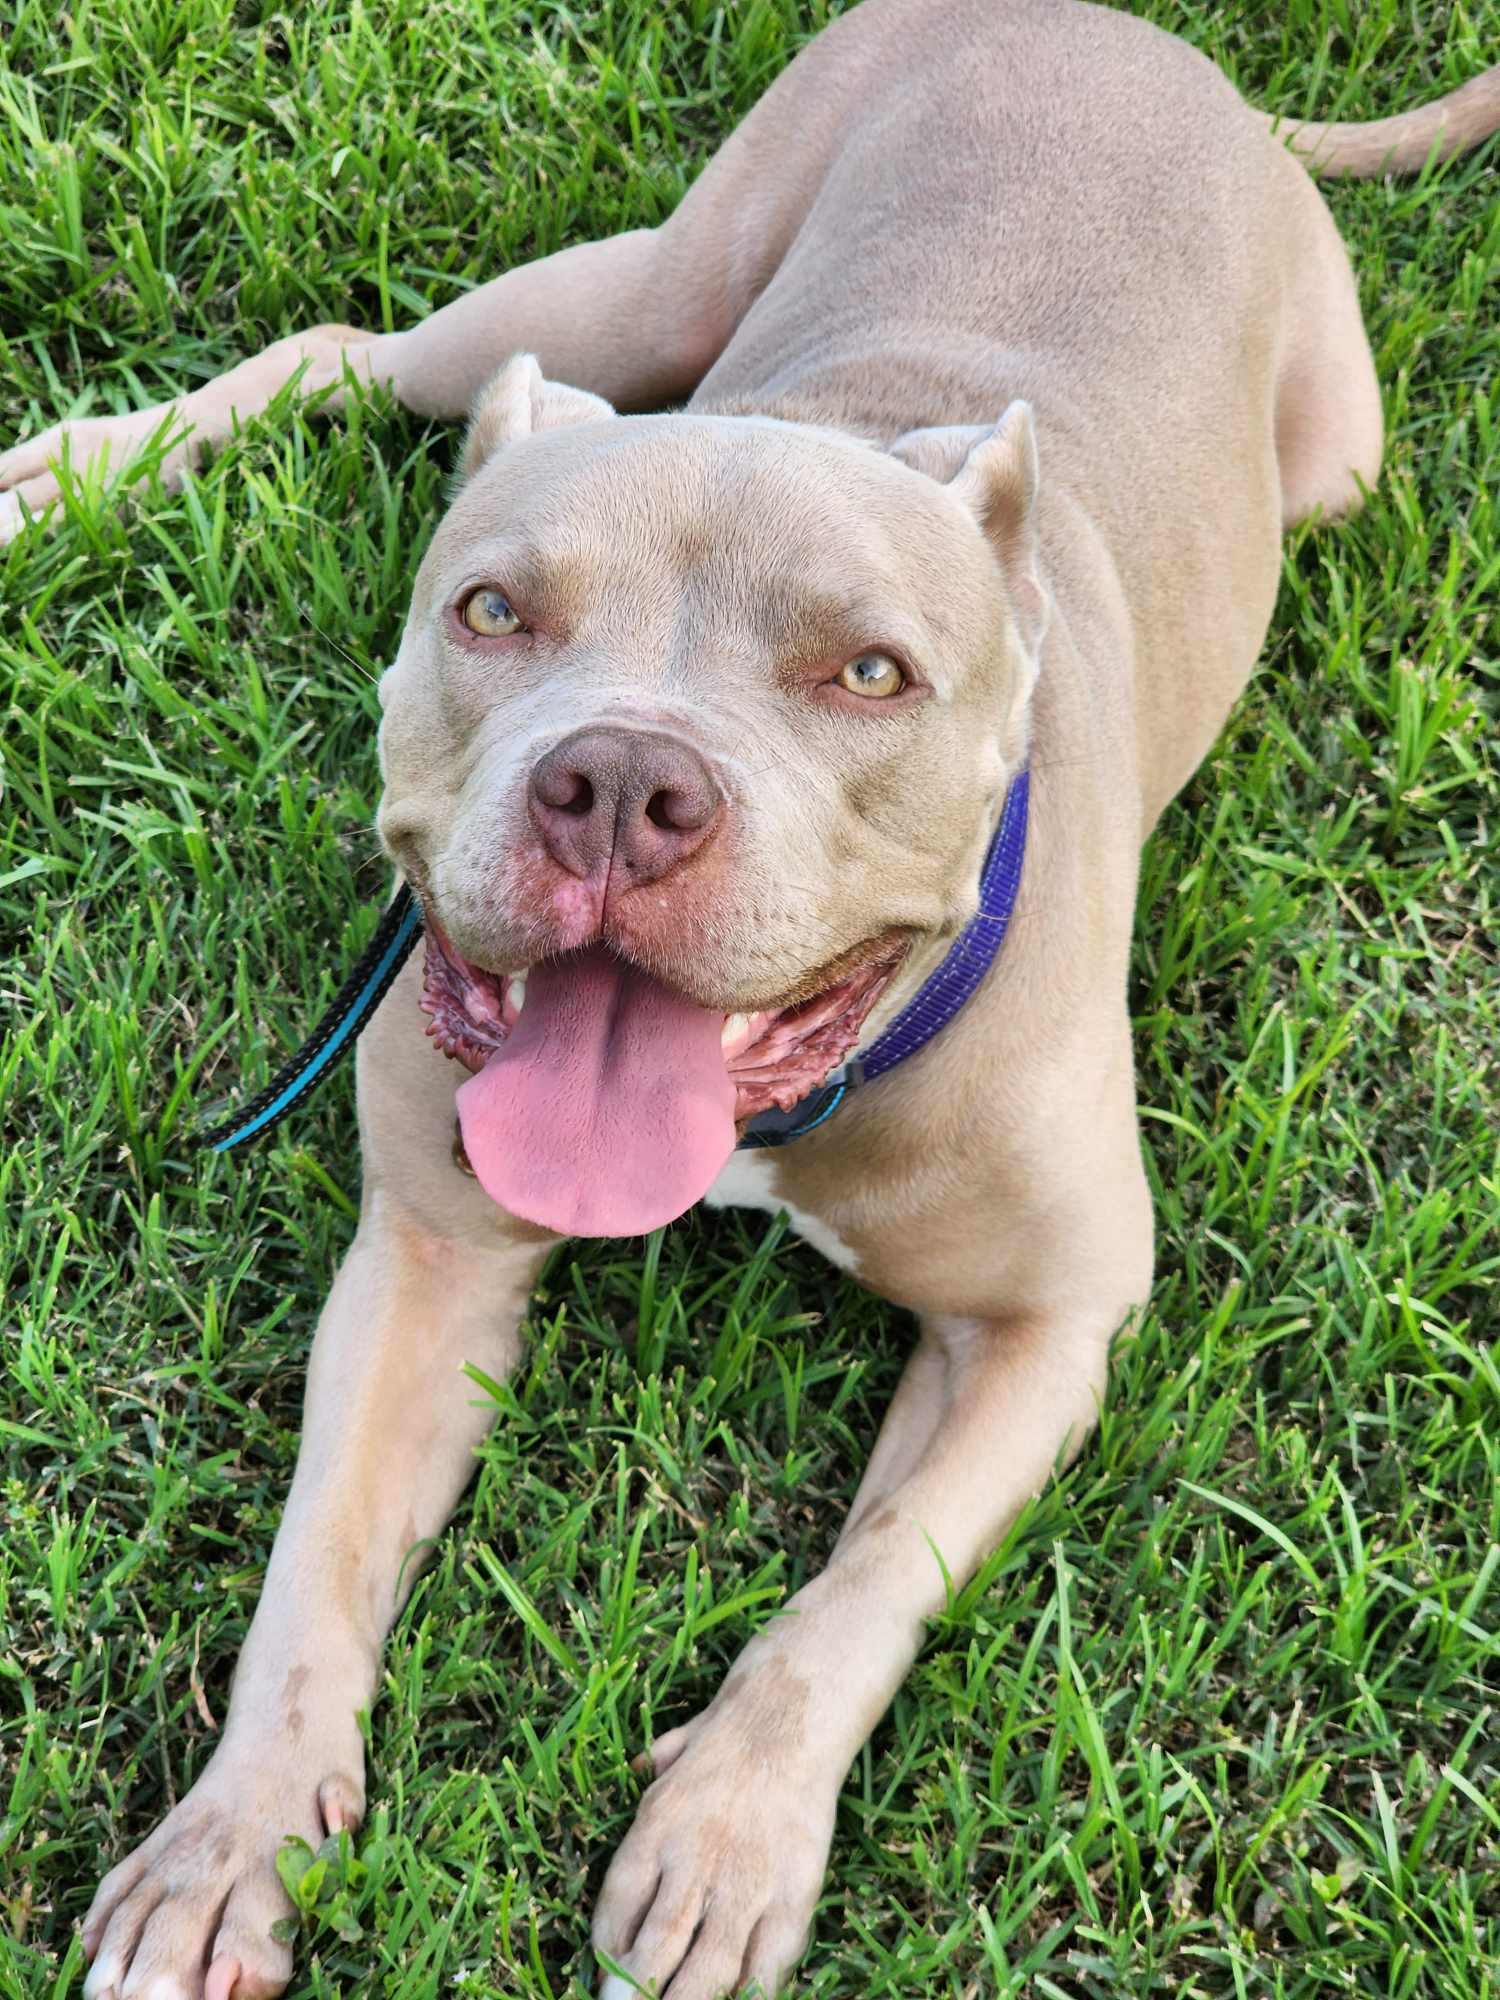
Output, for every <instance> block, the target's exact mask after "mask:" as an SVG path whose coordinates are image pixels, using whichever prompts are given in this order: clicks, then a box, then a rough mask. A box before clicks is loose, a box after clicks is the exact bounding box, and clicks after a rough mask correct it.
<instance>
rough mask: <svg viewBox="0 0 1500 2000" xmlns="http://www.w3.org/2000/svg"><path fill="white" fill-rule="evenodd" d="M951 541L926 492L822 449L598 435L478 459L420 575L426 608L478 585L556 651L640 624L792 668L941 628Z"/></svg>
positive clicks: (769, 436)
mask: <svg viewBox="0 0 1500 2000" xmlns="http://www.w3.org/2000/svg"><path fill="white" fill-rule="evenodd" d="M966 528H967V524H966V523H965V522H964V521H963V519H962V518H961V517H959V516H958V515H957V511H956V510H955V509H954V508H953V507H952V505H951V503H949V502H947V500H946V498H945V496H944V495H943V494H942V492H941V489H940V488H938V487H936V486H935V485H934V484H933V483H932V482H931V481H929V480H927V479H925V478H924V477H923V476H922V475H921V474H919V473H915V472H913V471H912V470H911V469H910V468H908V467H907V466H904V465H902V464H900V463H899V462H898V461H897V460H895V459H892V458H890V457H889V456H888V455H887V454H885V453H883V452H880V451H878V450H876V449H874V448H873V447H870V446H866V445H862V444H860V443H858V442H857V441H855V440H852V439H848V438H843V437H840V436H838V435H837V434H835V433H825V432H820V431H814V430H810V429H809V428H807V427H805V426H800V425H790V424H780V423H776V422H774V421H772V420H769V419H753V418H752V419H745V418H712V417H709V418H692V417H665V418H662V417H657V418H615V419H611V420H608V421H604V422H600V423H596V424H585V425H579V426H576V427H573V428H570V429H566V430H556V431H551V432H543V433H540V434H538V435H536V436H533V437H530V438H526V439H523V440H521V441H520V442H518V443H517V444H515V445H513V446H511V447H509V448H507V449H506V450H504V451H502V452H500V453H498V454H496V456H495V458H494V459H493V460H492V461H490V462H489V463H488V464H486V465H485V466H484V467H483V468H482V470H481V471H480V473H479V474H478V476H477V477H476V478H475V479H474V480H473V481H471V483H470V484H469V486H467V487H466V488H465V489H464V490H463V491H462V492H461V493H460V494H459V496H458V497H457V499H456V500H455V502H454V504H453V507H452V508H451V510H450V512H449V514H448V516H447V518H446V519H445V520H444V522H443V524H442V526H441V528H440V529H439V532H438V536H437V538H436V539H435V541H434V543H433V548H432V551H431V553H430V555H429V559H428V564H427V565H424V570H426V571H427V572H428V573H429V587H430V589H431V590H432V592H433V593H434V595H435V598H436V599H437V600H438V601H441V600H442V599H443V598H445V597H446V596H448V595H450V594H451V593H453V592H455V591H460V590H462V589H464V588H466V587H470V586H472V585H473V584H474V583H476V582H479V581H485V582H493V583H496V584H498V585H500V586H501V587H503V588H505V589H507V590H508V591H509V592H511V593H512V594H513V596H514V598H515V601H516V602H517V603H518V605H520V606H524V611H525V615H526V616H527V617H528V619H529V620H532V621H534V622H536V623H539V624H541V625H544V626H546V627H547V628H548V629H549V630H550V631H551V632H552V633H553V634H554V635H555V636H557V637H559V638H567V637H570V636H575V635H579V634H582V633H583V632H585V631H607V630H609V629H610V628H611V627H613V626H615V625H616V624H618V623H620V622H621V621H625V622H628V623H629V624H630V626H631V627H632V628H633V629H634V630H635V631H636V633H637V634H639V632H640V630H641V625H642V621H645V622H646V623H647V624H649V625H659V626H661V627H662V628H663V629H666V628H670V629H673V630H675V631H677V632H679V633H682V634H683V635H684V636H687V635H688V634H690V633H693V632H706V631H709V630H713V631H716V632H718V631H720V630H721V629H723V628H729V629H732V630H733V631H734V632H736V633H738V634H739V635H741V636H742V637H743V638H744V639H746V640H752V641H758V642H759V643H761V644H763V645H766V646H770V647H774V648H778V649H780V648H785V647H787V646H791V645H795V647H796V648H797V649H798V650H799V651H800V650H804V649H807V648H809V647H811V648H816V647H817V646H818V645H819V644H820V643H824V642H826V643H827V645H828V646H829V647H830V648H834V647H837V646H839V645H844V644H847V643H849V640H850V637H851V634H853V635H856V639H857V642H858V643H864V642H865V641H866V640H868V641H869V642H870V643H874V641H875V640H877V639H880V638H883V639H885V640H886V641H887V642H889V643H893V644H901V643H912V644H917V643H920V642H921V639H922V638H923V637H929V636H939V637H942V636H946V634H945V633H944V632H943V630H942V628H944V627H946V626H949V625H950V624H953V623H954V620H955V615H956V611H955V605H954V602H953V596H954V593H953V588H952V585H953V582H954V581H955V579H954V576H953V572H954V568H955V561H954V558H955V548H954V544H955V542H957V543H958V544H959V554H960V558H962V556H964V555H968V554H970V553H971V552H970V551H969V550H967V549H965V548H964V547H963V544H965V543H966V542H971V541H977V537H975V536H974V535H973V533H972V531H968V532H966ZM964 566H965V565H964V563H963V561H962V560H961V559H960V561H959V563H958V565H957V567H958V568H959V569H960V570H961V569H962V568H963V567H964ZM938 576H944V577H946V578H947V579H948V583H947V587H945V588H940V589H934V588H933V587H932V586H933V580H934V578H935V577H938ZM903 623H904V624H905V625H906V626H907V627H908V628H909V629H907V630H905V631H903V630H901V629H898V628H899V627H900V626H901V625H902V624H903ZM918 624H920V625H921V627H922V628H923V630H922V632H921V633H920V634H919V633H918V631H917V630H916V629H915V628H916V626H917V625H918ZM934 625H935V626H936V627H937V628H938V630H937V632H936V634H934V633H933V631H932V628H933V626H934Z"/></svg>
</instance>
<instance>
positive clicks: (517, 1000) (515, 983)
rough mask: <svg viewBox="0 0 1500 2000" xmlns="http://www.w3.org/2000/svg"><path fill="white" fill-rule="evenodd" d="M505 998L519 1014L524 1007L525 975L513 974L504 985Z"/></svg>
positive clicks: (520, 973)
mask: <svg viewBox="0 0 1500 2000" xmlns="http://www.w3.org/2000/svg"><path fill="white" fill-rule="evenodd" d="M505 997H506V999H507V1000H508V1001H509V1003H510V1004H511V1006H512V1007H514V1008H515V1010H516V1012H517V1013H518V1014H519V1013H520V1011H521V1009H522V1008H523V1007H524V1006H525V1005H526V974H525V973H524V972H513V973H512V974H511V975H510V979H509V981H508V982H507V984H506V988H505Z"/></svg>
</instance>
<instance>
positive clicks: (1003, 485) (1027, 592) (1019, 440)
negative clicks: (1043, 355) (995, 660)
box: [891, 402, 1049, 671]
mask: <svg viewBox="0 0 1500 2000" xmlns="http://www.w3.org/2000/svg"><path fill="white" fill-rule="evenodd" d="M891 451H892V453H893V454H894V456H895V457H897V458H899V459H901V460H902V461H903V462H904V463H905V464H907V465H909V466H911V467H912V468H913V469H914V470H915V471H917V472H924V473H926V475H927V477H928V478H929V479H936V480H937V481H938V482H939V484H940V485H943V486H946V487H947V488H948V490H949V491H950V492H951V493H952V495H953V497H954V499H955V500H960V501H962V502H963V504H964V506H965V507H967V508H968V510H969V512H970V513H971V514H972V515H973V516H974V518H975V520H976V521H978V523H979V525H980V527H981V528H983V529H984V531H985V533H986V534H987V535H988V536H989V538H990V541H991V543H992V544H993V546H994V550H995V554H996V555H997V556H998V557H999V559H1000V567H1001V570H1002V571H1003V572H1004V575H1005V583H1006V588H1007V590H1008V591H1009V593H1010V600H1011V608H1012V610H1013V611H1014V613H1015V619H1016V628H1017V630H1018V632H1019V633H1020V637H1021V643H1022V645H1023V646H1024V647H1025V648H1026V651H1027V654H1028V655H1029V657H1030V659H1031V662H1032V668H1033V671H1034V670H1035V667H1036V662H1037V657H1038V654H1039V653H1040V650H1041V644H1042V638H1043V635H1044V634H1045V632H1046V630H1047V616H1048V610H1049V606H1048V602H1047V593H1046V590H1045V589H1044V588H1043V585H1042V575H1041V567H1040V564H1039V562H1038V559H1037V537H1036V491H1037V453H1036V436H1035V433H1034V431H1033V429H1032V424H1031V405H1030V404H1029V403H1022V402H1016V403H1012V404H1011V405H1010V406H1009V408H1008V409H1007V410H1006V412H1005V414H1004V415H1003V416H1002V417H1001V419H1000V421H999V423H998V424H996V425H995V427H994V429H993V430H985V429H984V428H983V426H975V425H962V424H955V425H952V426H949V427H945V428H938V429H933V430H924V431H908V432H907V434H906V436H905V437H901V438H897V440H896V442H895V443H894V444H893V445H892V446H891Z"/></svg>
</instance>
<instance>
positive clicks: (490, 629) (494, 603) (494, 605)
mask: <svg viewBox="0 0 1500 2000" xmlns="http://www.w3.org/2000/svg"><path fill="white" fill-rule="evenodd" d="M463 621H464V623H465V625H467V626H468V628H469V630H470V631H471V632H477V633H478V634H479V635H480V637H481V638H483V639H508V638H509V637H510V636H511V634H512V633H513V632H524V631H525V630H526V627H525V626H524V625H523V624H522V623H521V614H520V612H519V611H517V610H516V608H515V606H514V605H513V604H512V603H511V601H510V599H509V598H508V597H506V596H505V595H504V593H503V592H502V591H498V590H476V591H475V592H474V593H473V595H472V596H470V597H466V598H465V599H464V605H463Z"/></svg>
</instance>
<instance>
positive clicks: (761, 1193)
mask: <svg viewBox="0 0 1500 2000" xmlns="http://www.w3.org/2000/svg"><path fill="white" fill-rule="evenodd" d="M703 1199H704V1200H705V1201H706V1202H707V1203H708V1205H709V1207H710V1208H763V1209H765V1210H766V1212H767V1213H768V1214H770V1215H778V1214H780V1212H781V1211H782V1209H785V1210H786V1216H787V1220H788V1222H790V1223H791V1225H792V1227H793V1229H795V1230H796V1232H797V1234H798V1235H799V1236H800V1237H801V1238H802V1240H803V1242H804V1243H810V1244H811V1245H812V1247H813V1248H814V1250H820V1251H821V1252H822V1253H823V1255H824V1256H825V1257H826V1258H827V1259H828V1261H829V1263H830V1264H837V1265H838V1267H839V1269H840V1270H841V1271H853V1270H856V1269H857V1268H858V1265H859V1259H858V1257H857V1256H856V1255H855V1254H854V1252H853V1251H852V1250H851V1249H850V1248H849V1246H848V1244H847V1243H845V1242H843V1241H842V1239H841V1238H840V1237H839V1235H838V1232H837V1231H836V1230H833V1229H830V1228H829V1227H828V1224H827V1223H826V1222H820V1221H819V1220H818V1218H817V1216H815V1215H806V1214H804V1213H803V1211H802V1210H801V1209H800V1208H793V1207H792V1204H791V1203H790V1202H789V1201H787V1200H785V1199H784V1198H783V1197H782V1196H781V1195H779V1194H777V1193H776V1191H775V1170H774V1168H773V1166H772V1164H771V1155H770V1154H769V1153H768V1152H766V1151H764V1150H757V1149H756V1148H754V1147H751V1148H747V1150H746V1151H744V1152H742V1153H734V1154H731V1156H730V1159H729V1162H728V1164H727V1166H726V1167H725V1168H724V1171H723V1172H722V1173H721V1174H720V1175H719V1178H718V1179H717V1180H716V1181H715V1182H714V1184H713V1186H712V1187H711V1188H710V1189H709V1191H708V1193H707V1194H706V1195H705V1196H704V1197H703Z"/></svg>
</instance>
